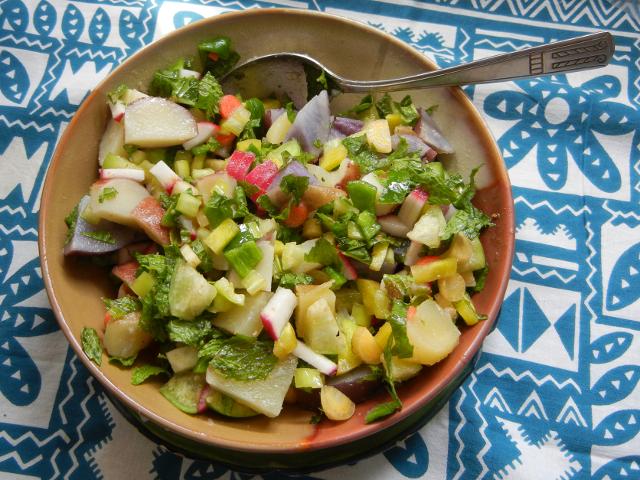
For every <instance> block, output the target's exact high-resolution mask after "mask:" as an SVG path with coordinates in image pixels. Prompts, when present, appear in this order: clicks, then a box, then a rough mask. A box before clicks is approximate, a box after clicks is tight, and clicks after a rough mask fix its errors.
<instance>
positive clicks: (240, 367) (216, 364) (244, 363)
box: [198, 336, 278, 382]
mask: <svg viewBox="0 0 640 480" xmlns="http://www.w3.org/2000/svg"><path fill="white" fill-rule="evenodd" d="M198 356H199V357H209V358H210V361H209V365H210V366H211V367H212V368H214V369H216V370H218V371H219V372H220V373H221V374H222V375H224V376H225V377H227V378H232V379H235V380H241V381H246V382H249V381H252V380H264V379H265V378H267V377H268V376H269V373H271V370H273V367H274V366H275V364H276V362H277V360H278V359H277V358H276V357H275V356H274V355H273V342H271V341H268V340H255V339H248V338H246V337H241V336H235V337H230V338H226V339H225V338H221V337H217V338H214V339H212V340H210V341H209V342H208V343H207V344H206V345H205V346H204V347H202V349H200V351H199V352H198Z"/></svg>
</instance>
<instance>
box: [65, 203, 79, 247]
mask: <svg viewBox="0 0 640 480" xmlns="http://www.w3.org/2000/svg"><path fill="white" fill-rule="evenodd" d="M64 223H66V224H67V236H66V237H65V239H64V244H65V245H66V244H68V243H69V242H70V241H71V239H72V238H73V234H74V233H75V231H76V225H77V223H78V205H76V206H75V207H73V210H71V212H70V213H69V215H67V216H66V217H65V218H64Z"/></svg>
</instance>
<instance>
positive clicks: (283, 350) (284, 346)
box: [273, 323, 298, 360]
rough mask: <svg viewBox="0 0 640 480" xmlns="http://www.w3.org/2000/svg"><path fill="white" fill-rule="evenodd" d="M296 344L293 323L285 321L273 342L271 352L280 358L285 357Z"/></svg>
mask: <svg viewBox="0 0 640 480" xmlns="http://www.w3.org/2000/svg"><path fill="white" fill-rule="evenodd" d="M297 345H298V339H297V338H296V332H295V330H294V329H293V325H291V324H290V323H287V324H286V325H285V327H284V328H283V329H282V332H281V333H280V336H279V337H278V340H276V342H275V343H274V344H273V354H274V355H275V356H276V357H278V358H279V359H280V360H282V359H284V358H287V357H288V356H289V354H290V353H291V352H293V351H294V350H295V348H296V346H297Z"/></svg>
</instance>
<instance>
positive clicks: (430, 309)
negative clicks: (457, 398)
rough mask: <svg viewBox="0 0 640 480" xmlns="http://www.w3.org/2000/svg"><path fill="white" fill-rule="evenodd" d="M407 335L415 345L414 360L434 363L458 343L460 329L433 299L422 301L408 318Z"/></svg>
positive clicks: (428, 363) (426, 363)
mask: <svg viewBox="0 0 640 480" xmlns="http://www.w3.org/2000/svg"><path fill="white" fill-rule="evenodd" d="M407 336H408V337H409V342H411V345H413V357H412V358H411V361H412V362H416V363H421V364H423V365H433V364H434V363H437V362H439V361H440V360H442V359H443V358H445V357H446V356H447V355H449V354H450V353H451V352H452V351H453V349H454V348H456V346H457V345H458V341H459V338H460V331H459V330H458V328H457V327H456V325H455V324H454V323H453V322H452V321H451V317H450V316H449V315H448V314H447V313H446V312H445V311H444V310H443V309H442V308H441V307H440V306H439V305H438V304H437V303H436V302H435V301H433V300H431V299H429V300H425V301H424V302H422V303H421V304H420V305H419V306H418V308H417V310H416V313H415V315H413V316H412V317H411V318H408V319H407Z"/></svg>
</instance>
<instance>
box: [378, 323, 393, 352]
mask: <svg viewBox="0 0 640 480" xmlns="http://www.w3.org/2000/svg"><path fill="white" fill-rule="evenodd" d="M392 333H393V330H392V328H391V324H390V323H389V322H385V324H384V325H382V326H381V327H380V328H379V329H378V333H376V336H375V337H374V338H375V339H376V343H377V344H378V346H379V347H380V349H381V350H384V347H386V346H387V342H388V341H389V337H390V336H391V334H392Z"/></svg>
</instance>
